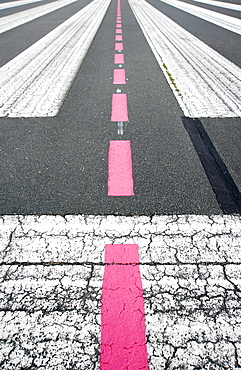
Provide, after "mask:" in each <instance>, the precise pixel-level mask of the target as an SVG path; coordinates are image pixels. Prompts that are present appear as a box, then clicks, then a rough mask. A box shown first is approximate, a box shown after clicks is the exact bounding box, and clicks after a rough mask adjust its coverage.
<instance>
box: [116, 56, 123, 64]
mask: <svg viewBox="0 0 241 370" xmlns="http://www.w3.org/2000/svg"><path fill="white" fill-rule="evenodd" d="M124 63H125V60H124V54H115V55H114V64H124Z"/></svg>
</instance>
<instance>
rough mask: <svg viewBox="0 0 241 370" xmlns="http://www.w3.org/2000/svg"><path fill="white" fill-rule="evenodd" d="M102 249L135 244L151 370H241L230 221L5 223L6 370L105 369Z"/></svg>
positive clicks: (71, 218)
mask: <svg viewBox="0 0 241 370" xmlns="http://www.w3.org/2000/svg"><path fill="white" fill-rule="evenodd" d="M106 244H138V245H139V253H140V266H139V267H140V270H141V274H142V284H143V289H144V300H145V313H146V314H145V321H146V329H147V346H148V354H149V361H150V364H149V368H150V370H158V369H162V368H165V367H166V368H167V366H166V365H167V364H168V363H169V365H170V366H169V367H170V368H174V367H175V368H187V366H189V368H190V369H193V368H194V367H195V368H200V369H201V368H203V366H205V369H208V368H209V365H210V366H211V367H212V366H213V363H214V362H215V364H216V365H217V368H219V369H221V368H224V364H225V366H226V368H229V369H234V368H238V367H237V366H235V363H236V364H237V363H238V364H240V363H241V353H240V351H237V348H239V347H240V320H241V314H240V303H239V302H240V293H239V292H240V288H241V275H240V272H241V269H240V267H241V254H240V247H241V217H240V216H234V215H227V216H226V215H225V216H220V215H213V216H201V215H172V216H153V217H147V216H132V217H125V216H111V215H110V216H93V215H90V216H85V215H67V216H65V217H61V216H21V215H14V216H2V217H0V264H1V269H0V291H1V301H0V309H1V311H0V340H1V345H2V348H1V363H2V367H4V368H5V369H6V370H7V369H8V370H10V369H16V368H24V367H25V368H26V367H29V368H30V367H31V366H32V367H33V366H35V367H36V366H37V367H42V368H47V369H48V370H56V364H57V366H58V368H59V369H60V368H61V369H66V368H73V366H74V368H76V369H77V368H78V369H94V368H95V369H98V368H99V366H98V361H99V356H98V353H99V347H100V346H99V343H100V323H101V322H100V299H101V286H102V280H103V272H104V261H105V259H104V246H105V245H106ZM26 349H28V350H26ZM235 361H236V362H235ZM204 364H205V365H204ZM222 365H223V366H222ZM211 367H210V368H211Z"/></svg>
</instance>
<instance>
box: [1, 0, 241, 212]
mask: <svg viewBox="0 0 241 370" xmlns="http://www.w3.org/2000/svg"><path fill="white" fill-rule="evenodd" d="M43 3H45V2H43ZM87 3H88V2H87V1H83V2H82V1H78V2H77V3H74V4H71V5H69V6H67V7H65V8H62V9H60V10H58V11H55V12H53V13H50V14H48V15H46V16H44V17H41V18H39V19H37V20H34V21H32V22H29V23H27V24H25V25H22V26H20V27H17V28H16V29H13V30H11V31H8V32H6V33H3V34H2V35H0V48H1V50H4V53H1V54H2V55H1V64H2V65H3V64H5V63H6V62H7V61H9V60H10V59H12V58H13V57H14V56H16V55H17V54H18V53H19V52H21V51H23V50H24V49H25V48H27V47H28V46H30V45H31V44H32V43H33V42H36V41H37V40H38V39H39V38H41V37H43V35H45V34H46V33H48V32H49V31H50V30H51V29H53V28H55V27H56V26H57V25H58V24H60V23H61V22H63V21H64V20H65V19H67V18H68V17H69V16H71V15H72V14H74V13H75V12H76V11H77V10H79V9H81V8H82V7H83V6H85V5H86V4H87ZM150 3H151V4H152V5H154V6H155V7H156V8H157V9H159V10H161V11H162V12H164V14H167V15H168V16H169V17H170V18H172V19H173V20H175V21H176V22H177V23H179V24H180V25H181V26H183V27H184V28H186V29H187V30H188V31H190V32H191V33H193V34H194V35H196V36H197V37H199V38H200V39H201V40H202V41H204V42H205V43H207V44H208V45H209V46H211V47H212V48H214V49H216V50H217V51H218V52H220V53H221V54H222V55H224V56H225V57H227V58H228V59H230V60H232V61H233V62H234V63H235V64H237V65H239V66H240V65H241V62H240V61H241V43H240V36H239V35H236V34H234V33H232V32H230V31H227V30H224V29H222V28H221V27H218V26H215V25H213V24H211V23H208V22H206V21H203V20H201V19H198V18H197V17H194V16H191V15H189V14H187V13H185V12H183V11H180V10H178V9H175V8H174V7H170V6H169V5H166V4H164V3H161V2H159V1H158V0H151V1H150ZM195 5H196V4H195ZM218 10H219V8H216V9H215V11H218ZM115 11H116V4H115V3H114V2H112V3H111V4H110V7H109V9H108V11H107V13H106V16H105V18H104V20H103V22H102V25H101V27H100V29H99V31H98V33H97V35H96V37H95V39H94V42H93V43H92V45H91V47H90V49H89V51H88V54H87V56H86V58H85V60H84V62H83V64H82V66H81V68H80V70H79V73H78V74H77V76H76V79H75V81H74V83H73V84H72V87H71V89H70V91H69V93H68V95H67V96H66V100H65V102H64V104H63V106H62V108H61V111H60V113H59V114H58V116H56V117H53V118H7V117H6V118H0V135H1V136H0V140H1V179H0V184H1V185H0V186H1V189H2V196H1V203H0V213H1V214H38V215H40V214H61V215H65V214H121V215H134V214H136V215H137V214H139V215H140V214H145V215H153V214H207V215H209V214H223V212H224V213H227V212H225V211H224V210H223V208H222V206H220V204H219V202H218V200H217V194H216V193H215V191H214V190H215V189H213V187H212V186H211V184H210V182H209V180H208V177H207V175H206V172H205V169H204V167H203V165H202V163H201V161H200V158H199V156H198V154H197V152H196V149H195V146H194V145H193V143H192V141H191V139H190V137H189V134H188V132H187V130H186V129H185V127H184V124H183V121H182V117H183V113H182V111H181V109H180V107H179V105H178V103H177V101H176V99H175V97H174V95H173V93H172V91H171V89H170V87H169V85H168V83H167V81H166V79H165V77H164V75H163V73H162V71H161V70H160V67H159V65H158V63H157V61H156V59H155V58H154V56H153V54H152V51H151V49H150V47H149V45H148V44H147V41H146V39H145V37H144V36H143V34H142V32H141V30H140V28H139V25H138V23H137V21H136V19H135V17H134V15H133V13H132V11H131V9H130V7H129V4H128V2H127V1H123V3H122V22H123V39H124V47H125V50H124V53H125V69H126V74H127V79H128V81H127V84H126V85H124V86H121V89H122V92H124V93H127V94H128V107H129V122H128V123H124V134H123V136H121V137H120V136H119V135H117V125H116V124H115V123H111V122H110V110H111V96H112V94H113V93H115V91H116V89H117V88H118V85H113V84H112V73H113V68H114V64H113V55H114V32H115ZM236 13H238V12H235V14H236ZM226 14H228V11H227V13H226ZM3 15H6V14H5V13H4V14H3ZM201 122H202V125H203V127H204V129H205V130H206V132H207V134H208V135H209V138H210V139H211V142H212V143H213V144H214V146H215V148H216V151H217V153H218V155H219V156H220V158H221V160H222V161H223V163H225V165H226V167H227V169H228V171H229V174H230V176H231V177H232V179H233V180H234V182H235V184H236V187H237V189H240V187H241V178H240V149H239V147H240V145H239V143H240V139H241V134H240V130H239V125H240V122H241V119H240V118H234V119H233V118H229V119H224V118H222V119H207V118H206V119H203V120H202V119H201ZM120 139H121V140H131V147H132V158H133V177H134V189H135V195H134V196H131V197H110V196H107V176H108V147H109V141H110V140H120ZM226 188H227V186H226V187H225V186H224V188H223V189H221V191H223V192H224V193H225V192H226ZM238 192H239V190H238ZM238 195H239V196H240V193H239V194H238ZM236 212H237V210H233V209H232V208H231V211H229V213H236Z"/></svg>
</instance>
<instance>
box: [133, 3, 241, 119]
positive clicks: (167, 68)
mask: <svg viewBox="0 0 241 370" xmlns="http://www.w3.org/2000/svg"><path fill="white" fill-rule="evenodd" d="M129 3H130V5H131V7H132V9H133V12H134V14H135V16H136V18H137V20H138V22H139V23H140V26H141V28H142V31H143V33H144V35H145V36H146V39H147V41H148V43H149V45H150V47H151V48H152V51H153V53H154V55H155V57H156V59H157V61H158V63H159V64H160V67H161V68H162V70H163V72H164V74H165V76H166V78H167V80H168V82H169V84H170V86H171V88H172V90H173V92H174V94H175V96H176V98H177V100H178V102H179V104H180V106H181V108H182V109H183V112H184V114H185V115H186V116H188V117H241V69H240V68H239V67H238V66H236V65H235V64H234V63H232V62H231V61H229V60H228V59H226V58H225V57H223V56H222V55H220V54H219V53H218V52H216V51H215V50H213V49H212V48H210V47H209V46H207V45H206V44H205V43H203V42H202V41H200V40H199V39H198V38H196V37H194V36H193V35H192V34H190V33H189V32H187V31H186V30H184V29H183V28H182V27H180V26H179V25H177V24H176V23H175V22H173V21H172V20H171V19H169V18H168V17H166V16H165V15H163V14H162V13H161V12H160V11H158V10H157V9H155V8H154V7H153V6H151V5H150V4H148V3H147V2H146V1H143V0H129ZM170 77H171V79H170ZM178 90H180V92H179V91H178Z"/></svg>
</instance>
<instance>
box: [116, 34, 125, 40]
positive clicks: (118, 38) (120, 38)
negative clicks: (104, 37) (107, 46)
mask: <svg viewBox="0 0 241 370" xmlns="http://www.w3.org/2000/svg"><path fill="white" fill-rule="evenodd" d="M115 41H123V37H122V35H116V36H115Z"/></svg>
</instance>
